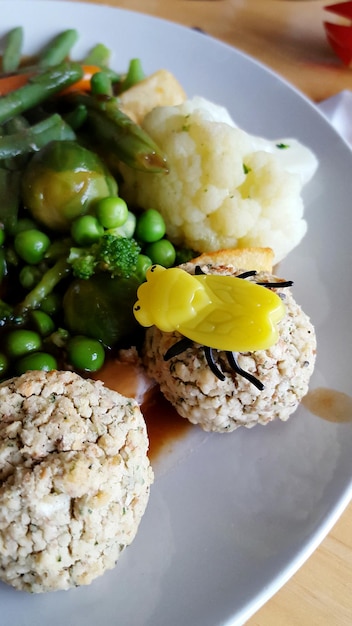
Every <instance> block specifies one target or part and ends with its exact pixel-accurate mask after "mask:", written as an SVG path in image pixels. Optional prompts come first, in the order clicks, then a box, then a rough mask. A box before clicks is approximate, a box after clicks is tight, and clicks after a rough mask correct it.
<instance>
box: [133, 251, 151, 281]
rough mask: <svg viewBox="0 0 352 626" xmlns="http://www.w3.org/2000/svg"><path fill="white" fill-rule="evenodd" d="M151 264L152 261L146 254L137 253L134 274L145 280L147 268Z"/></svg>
mask: <svg viewBox="0 0 352 626" xmlns="http://www.w3.org/2000/svg"><path fill="white" fill-rule="evenodd" d="M152 265H153V262H152V260H151V258H150V257H149V256H147V255H146V254H139V255H138V258H137V264H136V274H137V276H138V277H139V278H140V280H141V281H143V280H145V275H146V273H147V271H148V270H149V268H150V267H151V266H152Z"/></svg>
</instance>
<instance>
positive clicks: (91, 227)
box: [71, 215, 104, 246]
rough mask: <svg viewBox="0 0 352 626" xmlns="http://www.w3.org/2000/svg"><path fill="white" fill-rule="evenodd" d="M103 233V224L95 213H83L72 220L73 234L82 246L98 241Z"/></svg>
mask: <svg viewBox="0 0 352 626" xmlns="http://www.w3.org/2000/svg"><path fill="white" fill-rule="evenodd" d="M103 233H104V228H103V226H102V225H101V224H100V223H99V221H98V220H97V218H96V217H94V216H93V215H82V217H78V218H77V219H76V220H75V221H74V222H72V226H71V235H72V237H73V239H74V240H75V242H76V243H78V245H80V246H87V245H89V244H91V243H94V242H95V241H98V239H100V237H101V236H102V234H103Z"/></svg>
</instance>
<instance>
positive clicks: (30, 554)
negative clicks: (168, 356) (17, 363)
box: [0, 371, 153, 593]
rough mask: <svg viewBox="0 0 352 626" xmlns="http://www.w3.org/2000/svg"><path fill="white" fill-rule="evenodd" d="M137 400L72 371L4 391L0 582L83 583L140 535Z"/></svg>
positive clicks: (143, 439) (141, 456) (142, 491)
mask: <svg viewBox="0 0 352 626" xmlns="http://www.w3.org/2000/svg"><path fill="white" fill-rule="evenodd" d="M147 449H148V437H147V432H146V426H145V422H144V419H143V416H142V413H141V411H140V409H139V406H138V404H137V402H136V401H135V400H133V399H130V398H125V397H124V396H122V395H120V394H119V393H117V392H116V391H111V390H110V389H107V388H106V387H104V386H103V383H101V382H100V381H92V380H85V379H83V378H81V377H80V376H78V375H77V374H75V373H73V372H57V371H52V372H47V373H46V372H36V371H34V372H27V373H26V374H23V375H22V376H20V377H18V378H12V379H10V380H8V381H5V382H3V383H1V385H0V579H1V580H3V581H4V582H6V583H8V584H10V585H12V586H13V587H15V588H17V589H21V590H24V591H30V592H32V593H39V592H44V591H55V590H58V589H69V588H70V587H77V586H79V585H87V584H89V583H90V582H91V581H92V580H94V579H95V578H96V577H97V576H100V575H101V574H103V573H104V572H105V571H106V570H108V569H111V568H113V567H114V566H115V563H116V561H117V559H118V558H119V555H120V553H121V552H122V550H123V549H124V548H125V547H126V546H128V545H129V544H130V543H131V542H132V541H133V539H134V537H135V535H136V532H137V529H138V526H139V523H140V520H141V518H142V516H143V514H144V511H145V508H146V506H147V502H148V498H149V489H150V485H151V483H152V480H153V472H152V469H151V466H150V463H149V460H148V457H147Z"/></svg>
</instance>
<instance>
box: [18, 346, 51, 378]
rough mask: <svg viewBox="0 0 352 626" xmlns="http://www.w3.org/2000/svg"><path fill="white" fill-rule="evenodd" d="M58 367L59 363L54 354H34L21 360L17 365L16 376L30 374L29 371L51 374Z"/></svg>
mask: <svg viewBox="0 0 352 626" xmlns="http://www.w3.org/2000/svg"><path fill="white" fill-rule="evenodd" d="M57 367H58V365H57V361H56V359H55V357H53V355H52V354H49V353H48V352H33V354H27V355H26V356H24V357H22V358H21V359H19V360H18V361H17V363H16V366H15V369H16V374H18V375H19V376H20V375H21V374H24V373H25V372H28V370H41V371H42V372H50V370H56V369H57Z"/></svg>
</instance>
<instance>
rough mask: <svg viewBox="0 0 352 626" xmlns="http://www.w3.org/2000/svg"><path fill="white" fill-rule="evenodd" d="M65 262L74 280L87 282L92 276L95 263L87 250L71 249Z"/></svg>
mask: <svg viewBox="0 0 352 626" xmlns="http://www.w3.org/2000/svg"><path fill="white" fill-rule="evenodd" d="M67 260H68V262H69V263H70V265H71V267H72V273H73V275H74V276H75V277H76V278H82V279H83V280H88V278H90V277H91V276H93V274H94V272H95V268H96V265H97V261H96V259H95V257H94V255H92V254H91V252H90V249H89V248H88V249H87V248H71V250H70V254H69V256H68V258H67Z"/></svg>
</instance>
